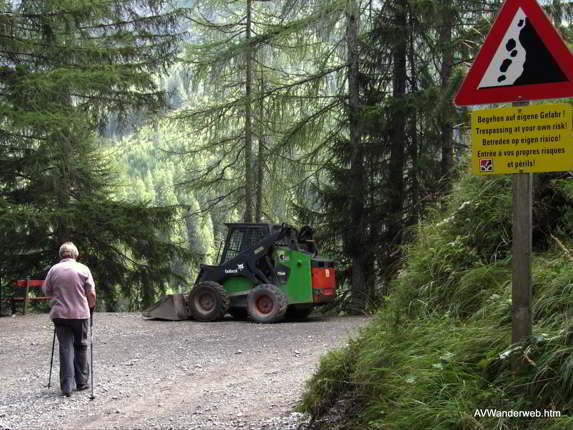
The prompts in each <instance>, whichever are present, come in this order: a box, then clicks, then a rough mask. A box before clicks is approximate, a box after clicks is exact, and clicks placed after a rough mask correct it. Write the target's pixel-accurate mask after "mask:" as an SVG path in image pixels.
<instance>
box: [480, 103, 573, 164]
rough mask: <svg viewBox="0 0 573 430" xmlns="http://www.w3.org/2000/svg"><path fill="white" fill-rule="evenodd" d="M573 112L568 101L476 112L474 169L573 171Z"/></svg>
mask: <svg viewBox="0 0 573 430" xmlns="http://www.w3.org/2000/svg"><path fill="white" fill-rule="evenodd" d="M572 112H573V110H572V108H571V105H568V104H543V105H535V106H519V107H513V106H512V107H506V108H498V109H483V110H478V111H474V112H472V172H473V173H475V174H479V175H487V174H499V173H528V172H531V173H534V172H559V171H564V170H573V132H572V130H573V127H572V122H573V113H572Z"/></svg>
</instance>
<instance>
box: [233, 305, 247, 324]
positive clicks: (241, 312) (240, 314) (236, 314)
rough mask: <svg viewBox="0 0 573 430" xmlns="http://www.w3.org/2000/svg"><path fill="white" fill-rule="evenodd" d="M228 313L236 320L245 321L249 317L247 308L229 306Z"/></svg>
mask: <svg viewBox="0 0 573 430" xmlns="http://www.w3.org/2000/svg"><path fill="white" fill-rule="evenodd" d="M229 313H230V314H231V316H232V317H233V319H236V320H238V321H246V320H248V319H249V312H248V311H247V308H237V307H235V308H229Z"/></svg>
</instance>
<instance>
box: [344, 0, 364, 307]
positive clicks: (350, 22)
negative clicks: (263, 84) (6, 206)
mask: <svg viewBox="0 0 573 430" xmlns="http://www.w3.org/2000/svg"><path fill="white" fill-rule="evenodd" d="M346 18H347V28H346V42H347V52H348V54H347V55H348V120H349V121H348V123H349V128H350V130H349V131H350V151H351V155H350V184H349V185H350V187H349V190H350V226H349V229H348V231H349V233H350V235H349V237H347V241H348V242H349V245H350V246H348V249H349V250H350V253H351V259H352V304H351V310H352V313H353V314H361V313H364V311H365V309H366V303H367V300H368V286H367V283H366V277H367V276H366V273H365V267H364V265H365V258H364V254H365V243H364V242H365V241H364V237H365V230H366V225H365V217H364V193H363V191H364V184H365V182H364V150H363V148H362V136H361V134H362V133H361V128H360V111H359V109H360V94H359V91H360V87H359V80H358V79H359V46H358V28H359V11H358V4H357V2H356V0H349V1H348V3H347V11H346Z"/></svg>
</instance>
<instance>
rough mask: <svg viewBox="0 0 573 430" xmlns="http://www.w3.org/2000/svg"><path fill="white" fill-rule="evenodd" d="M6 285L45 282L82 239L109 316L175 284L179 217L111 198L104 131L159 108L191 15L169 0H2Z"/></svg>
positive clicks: (2, 264)
mask: <svg viewBox="0 0 573 430" xmlns="http://www.w3.org/2000/svg"><path fill="white" fill-rule="evenodd" d="M0 8H1V9H2V15H1V16H0V40H1V42H0V59H1V61H0V64H1V65H0V89H1V91H0V118H1V120H0V238H1V243H2V247H0V282H2V283H9V282H10V281H11V280H13V279H21V278H23V277H26V276H30V277H33V278H42V277H43V276H45V273H46V271H47V269H48V268H49V267H50V265H51V264H53V263H55V262H56V261H57V259H58V253H57V250H58V247H59V246H60V245H61V243H62V242H64V241H68V240H71V241H73V242H75V243H76V245H77V246H78V248H79V250H80V253H81V259H82V261H84V262H86V263H88V265H89V266H90V267H91V269H92V271H93V272H94V277H95V280H96V283H97V287H98V289H99V292H100V293H101V294H100V297H103V298H104V300H103V301H101V302H100V303H102V302H105V305H106V308H107V310H115V309H116V303H117V302H118V298H119V297H120V295H121V293H123V295H124V296H125V297H128V298H129V299H130V302H131V303H132V304H133V308H132V310H136V309H138V308H139V307H140V306H141V305H143V306H145V305H148V304H150V303H151V302H152V301H153V299H154V296H155V295H156V294H157V293H158V292H159V291H161V290H163V289H165V287H166V283H167V282H168V281H169V279H170V277H171V276H172V273H171V271H170V265H169V261H170V259H171V258H187V252H186V250H185V249H183V248H181V247H179V246H177V245H176V244H173V243H168V241H166V240H165V238H166V237H169V230H170V229H171V225H172V220H173V218H174V212H173V210H170V209H155V208H150V207H147V206H145V205H143V204H125V203H118V202H114V201H113V200H112V199H111V192H112V185H113V175H112V172H111V170H110V169H109V165H110V163H109V160H107V159H105V157H103V156H102V153H101V151H100V150H99V148H98V142H97V135H96V132H97V130H98V127H100V126H101V125H102V124H103V123H105V121H106V118H107V117H108V116H109V115H111V114H115V115H117V116H118V117H120V118H124V119H125V118H128V116H129V114H130V113H133V112H140V111H146V112H158V111H159V110H160V109H161V108H162V107H163V106H164V94H163V93H162V91H160V90H159V88H158V87H157V85H156V83H155V74H156V73H159V72H161V71H162V69H164V68H165V67H167V66H169V64H171V63H172V62H173V60H174V59H175V58H176V55H175V54H176V53H177V49H178V43H179V40H180V36H179V34H178V30H177V22H178V19H179V18H180V17H181V16H182V15H183V11H182V10H179V9H176V8H174V7H172V6H171V5H170V3H169V2H168V1H163V0H144V1H128V0H89V1H87V0H73V1H71V0H22V1H18V2H2V3H0Z"/></svg>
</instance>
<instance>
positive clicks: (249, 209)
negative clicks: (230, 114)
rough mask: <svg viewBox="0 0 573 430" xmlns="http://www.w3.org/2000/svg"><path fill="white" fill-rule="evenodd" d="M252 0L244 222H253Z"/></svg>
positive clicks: (248, 32) (249, 9) (248, 30)
mask: <svg viewBox="0 0 573 430" xmlns="http://www.w3.org/2000/svg"><path fill="white" fill-rule="evenodd" d="M252 2H253V0H247V28H246V39H247V53H246V56H247V58H246V78H245V216H244V221H245V222H253V220H254V218H253V201H254V198H253V196H254V182H255V181H254V172H253V128H252V121H253V119H252V112H251V103H252V86H253V62H254V61H253V47H252V46H251V43H250V42H251V18H252Z"/></svg>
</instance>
